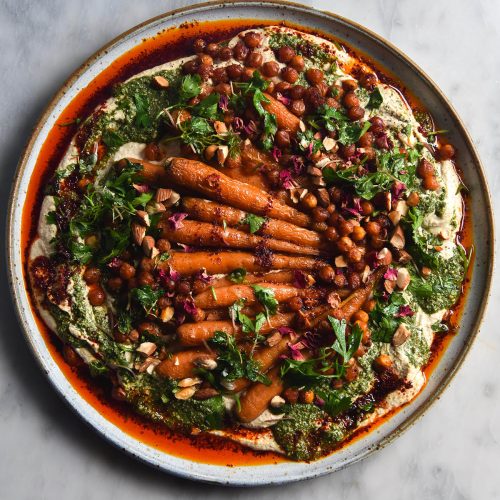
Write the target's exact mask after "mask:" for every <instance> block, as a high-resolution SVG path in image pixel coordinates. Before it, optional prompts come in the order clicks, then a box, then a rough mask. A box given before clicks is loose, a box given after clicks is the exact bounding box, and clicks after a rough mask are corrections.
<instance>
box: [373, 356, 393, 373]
mask: <svg viewBox="0 0 500 500" xmlns="http://www.w3.org/2000/svg"><path fill="white" fill-rule="evenodd" d="M391 367H392V359H391V357H390V356H388V355H387V354H381V355H380V356H378V357H377V358H375V359H374V360H373V369H374V370H375V371H377V372H383V371H386V370H389V369H390V368H391Z"/></svg>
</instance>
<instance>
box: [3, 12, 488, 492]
mask: <svg viewBox="0 0 500 500" xmlns="http://www.w3.org/2000/svg"><path fill="white" fill-rule="evenodd" d="M244 18H248V19H263V20H269V19H272V20H275V21H276V22H280V21H282V20H286V21H290V22H293V23H295V24H300V25H302V26H304V27H306V28H309V29H313V30H314V29H317V30H321V31H323V32H326V33H329V34H331V35H332V36H334V37H336V38H338V39H340V40H344V41H346V42H347V44H348V45H349V46H351V47H352V48H354V49H355V50H360V51H362V52H364V53H365V54H366V55H368V56H369V57H370V58H371V59H373V60H374V61H375V62H378V63H380V64H381V65H382V66H384V67H385V68H387V69H388V70H389V71H391V72H392V73H393V74H396V75H397V76H398V78H399V79H400V80H401V81H402V82H404V83H405V86H406V87H407V88H408V89H409V90H410V91H412V92H413V93H414V94H415V95H417V96H418V97H419V98H420V99H421V101H422V102H423V104H424V106H425V107H426V108H427V109H430V110H432V112H433V117H434V119H435V121H436V123H437V128H438V129H447V130H449V131H450V133H449V139H450V141H451V142H452V144H454V145H455V146H456V147H457V150H458V163H459V165H460V167H461V169H462V171H463V174H464V180H465V183H466V185H467V186H468V187H469V189H470V191H471V200H472V203H471V207H472V226H473V232H474V243H475V261H474V270H473V277H472V283H471V287H470V293H469V294H468V299H467V303H466V305H465V308H464V312H463V316H462V319H461V324H460V329H459V331H458V332H457V334H456V335H455V336H454V338H453V340H452V342H451V344H450V346H449V347H448V349H447V350H446V352H445V353H444V355H443V357H442V358H441V361H440V363H439V365H438V367H437V368H436V370H435V371H434V372H433V374H432V376H431V378H430V380H429V382H428V384H427V385H426V387H425V389H424V390H423V391H422V392H421V394H420V395H419V396H418V397H417V398H416V399H415V400H414V401H413V402H412V403H411V404H409V405H408V406H406V407H405V408H404V409H403V410H402V411H400V412H399V413H397V414H396V415H395V416H394V417H393V418H391V419H390V420H388V421H387V422H385V423H384V424H383V425H381V426H380V427H378V428H377V429H376V430H374V431H373V432H371V433H369V434H367V435H366V436H365V437H363V438H362V439H359V440H356V441H354V443H353V444H351V445H349V446H347V447H345V448H343V449H341V450H340V451H338V452H336V453H334V454H332V455H330V456H328V457H326V458H324V459H321V460H318V461H316V462H313V463H310V464H307V463H294V462H286V463H279V464H275V465H262V466H247V467H224V466H219V465H210V464H201V463H198V462H191V461H189V460H185V459H182V458H178V457H175V456H172V455H169V454H166V453H164V452H161V451H158V450H157V449H154V448H152V447H150V446H147V445H145V444H144V443H141V442H140V441H137V440H136V439H134V438H132V437H130V436H129V435H127V434H126V433H124V432H123V431H122V430H120V429H119V428H118V427H116V426H114V425H113V424H112V423H111V422H109V421H108V420H106V418H104V417H103V416H102V415H100V414H99V413H98V412H97V411H96V410H95V409H94V408H93V407H92V406H91V405H90V404H89V403H87V402H86V401H85V400H84V399H83V398H82V397H81V396H80V395H79V394H78V392H76V391H75V389H74V388H73V387H72V386H71V384H70V383H69V382H68V380H67V379H66V378H65V377H64V375H63V374H62V372H61V370H60V369H59V367H58V366H57V364H56V363H55V361H54V360H53V359H52V357H51V355H50V353H49V351H48V349H47V346H46V345H45V342H44V340H43V338H42V336H41V335H40V333H39V331H38V329H37V326H36V323H35V320H34V317H33V312H32V310H31V308H30V305H29V301H28V296H27V292H26V289H25V286H24V279H23V269H22V258H21V235H20V227H21V220H22V208H23V205H24V203H25V199H26V193H27V189H28V183H29V179H30V177H31V176H32V175H33V174H34V167H35V163H36V159H37V155H38V153H39V151H40V148H41V146H42V144H43V143H44V141H45V139H46V137H47V135H48V133H49V131H50V129H51V128H52V127H53V126H54V124H55V122H56V119H57V117H58V116H59V115H60V113H61V112H62V111H63V110H64V108H65V107H66V106H67V105H68V104H69V103H70V101H71V100H72V99H73V98H74V97H75V95H76V94H77V93H78V91H79V90H80V89H82V88H83V87H85V86H86V85H88V84H89V82H90V81H91V80H92V79H93V78H94V77H95V76H96V75H97V74H98V73H100V72H101V71H102V70H103V69H104V68H106V67H107V66H109V65H110V64H111V63H112V61H114V60H115V59H116V58H117V57H119V56H120V55H122V54H123V53H124V52H126V51H128V50H130V49H131V48H132V47H134V46H136V45H138V44H140V43H141V41H142V40H143V39H144V38H149V37H152V36H154V35H155V34H156V33H157V32H158V31H160V30H162V29H165V28H170V27H172V26H178V25H180V24H181V23H185V22H192V21H214V20H222V19H244ZM450 70H451V68H450ZM7 246H8V252H7V253H8V265H9V272H10V280H11V285H12V293H13V297H14V302H15V306H16V308H17V312H18V315H19V319H20V322H21V325H22V328H23V330H24V333H25V335H26V339H27V340H28V342H29V344H30V346H31V348H32V350H33V352H34V354H35V356H36V358H37V360H38V362H39V363H40V365H41V367H42V369H43V371H44V372H45V373H46V374H47V376H48V377H49V379H50V381H51V382H52V384H53V385H54V387H55V388H56V390H57V391H58V392H59V393H60V394H61V395H62V397H63V398H64V399H65V400H66V401H67V402H68V403H69V404H70V405H71V406H72V407H73V408H74V409H75V411H76V412H77V413H78V414H79V415H80V416H81V417H82V418H83V419H84V420H85V421H86V422H88V423H89V424H90V425H91V426H92V427H93V428H94V429H96V431H97V432H99V433H100V434H102V435H103V436H104V437H105V438H107V439H108V440H109V441H111V442H112V443H114V444H115V445H116V446H118V447H120V448H122V449H123V450H125V451H127V452H128V453H130V454H131V455H134V456H136V457H137V458H139V459H141V460H143V461H144V462H147V463H149V464H151V465H153V466H155V467H157V468H159V469H161V470H164V471H167V472H171V473H174V474H177V475H179V476H184V477H187V478H191V479H196V480H201V481H207V482H212V483H221V484H231V485H245V486H253V485H261V484H277V483H286V482H290V481H297V480H301V479H306V478H311V477H315V476H319V475H322V474H326V473H328V472H333V471H335V470H338V469H341V468H343V467H346V466H347V465H349V464H351V463H353V462H356V461H358V460H360V459H362V458H364V457H366V456H367V455H368V454H370V453H371V452H372V451H374V450H376V449H378V448H380V447H382V446H384V445H385V444H387V443H388V442H390V441H391V440H392V439H394V438H395V437H396V436H398V435H399V434H400V433H401V432H402V431H403V430H405V429H406V428H408V427H409V426H410V425H411V424H412V423H413V422H414V421H415V420H416V419H417V418H418V417H419V416H421V415H422V414H423V412H424V411H425V410H426V409H427V408H428V407H429V405H430V404H431V403H432V402H433V401H435V400H436V398H437V397H438V396H439V395H440V393H441V392H442V390H443V389H444V388H445V387H446V385H447V384H448V382H449V380H450V379H451V377H452V376H453V375H454V373H455V372H456V370H457V369H458V368H459V366H460V364H461V363H462V361H463V358H464V356H465V354H466V353H467V351H468V349H469V347H470V345H471V343H472V341H473V339H474V337H475V335H476V334H477V331H478V327H479V323H480V321H481V318H482V315H483V312H484V308H485V306H486V302H487V297H488V291H489V287H490V281H491V275H492V266H493V222H492V212H491V205H490V201H489V195H488V189H487V185H486V182H485V178H484V174H483V171H482V169H481V165H480V161H479V158H478V156H477V153H476V151H475V149H474V146H473V144H472V142H471V140H470V138H469V136H468V134H467V132H466V131H465V129H464V127H463V125H462V123H461V121H460V119H459V118H458V116H457V114H456V112H455V111H454V110H453V108H452V107H451V105H450V103H449V102H448V101H447V100H446V98H445V97H444V96H443V94H442V93H441V92H440V91H439V89H438V88H437V87H436V85H435V84H434V83H433V82H432V81H431V80H430V79H429V77H427V76H426V75H425V74H424V73H423V72H422V70H420V69H419V68H418V67H417V66H416V65H415V64H414V63H413V62H411V61H410V60H409V59H408V58H407V57H406V56H404V55H403V54H402V53H401V52H400V51H398V50H397V49H396V48H395V47H393V46H392V45H391V44H389V43H388V42H386V41H384V40H382V39H381V38H380V37H378V36H377V35H375V34H373V33H371V32H369V31H368V30H366V29H365V28H363V27H361V26H359V25H356V24H354V23H352V22H350V21H347V20H346V19H343V18H340V17H338V16H335V15H333V14H329V13H324V12H320V11H316V10H312V9H310V8H308V7H304V6H300V5H297V4H286V3H280V2H234V3H233V2H224V3H223V4H219V3H212V4H201V5H197V6H193V7H190V8H187V9H182V10H178V11H174V12H170V13H168V14H165V15H162V16H160V17H157V18H155V19H152V20H150V21H147V22H146V23H144V24H142V25H140V26H138V27H136V28H134V29H132V30H131V31H129V32H127V33H125V34H124V35H122V36H120V37H119V38H117V39H116V40H114V41H113V42H111V43H110V44H109V45H108V46H107V47H105V48H103V49H102V50H101V51H99V52H98V53H97V54H95V55H94V56H92V57H91V58H90V59H89V60H88V61H87V62H86V63H85V64H84V65H83V66H82V67H81V68H80V69H79V70H78V71H77V72H76V73H75V74H74V75H73V76H72V77H71V78H70V79H69V80H68V82H66V84H65V85H64V87H63V88H62V89H61V91H60V92H59V93H58V94H57V95H56V96H55V98H54V99H53V101H52V102H51V103H50V105H49V107H48V108H47V111H46V112H45V114H44V115H43V116H42V118H41V120H40V122H39V123H38V125H37V127H36V129H35V132H34V134H33V136H32V138H31V140H30V142H29V143H28V146H27V148H26V151H25V153H24V155H23V157H22V159H21V161H20V164H19V167H18V171H17V173H16V178H15V183H14V186H13V191H12V195H11V205H10V209H9V218H8V228H7Z"/></svg>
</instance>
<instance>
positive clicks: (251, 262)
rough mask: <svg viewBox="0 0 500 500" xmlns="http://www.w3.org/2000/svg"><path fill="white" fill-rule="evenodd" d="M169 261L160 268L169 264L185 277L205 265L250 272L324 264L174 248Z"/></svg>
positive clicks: (217, 269) (210, 269) (213, 270)
mask: <svg viewBox="0 0 500 500" xmlns="http://www.w3.org/2000/svg"><path fill="white" fill-rule="evenodd" d="M170 255H171V257H170V259H169V260H167V261H164V262H160V263H159V264H158V267H159V268H160V269H166V268H168V267H169V266H170V267H172V268H173V269H175V270H176V271H177V272H179V273H180V274H181V275H183V276H188V275H191V274H195V273H197V272H198V271H199V270H200V269H203V268H205V269H206V271H207V273H209V274H228V273H230V272H231V271H234V270H235V269H239V268H244V269H246V270H247V271H248V272H252V273H254V272H259V271H268V270H270V269H301V270H306V271H307V270H313V269H316V268H319V267H321V265H324V262H322V261H321V260H317V259H313V258H312V257H303V256H290V255H283V254H271V255H270V256H269V259H266V262H264V263H260V262H259V258H258V257H257V256H255V255H253V254H251V253H248V252H224V251H223V252H188V253H187V252H177V251H172V252H171V253H170Z"/></svg>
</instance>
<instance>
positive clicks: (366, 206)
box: [361, 200, 374, 215]
mask: <svg viewBox="0 0 500 500" xmlns="http://www.w3.org/2000/svg"><path fill="white" fill-rule="evenodd" d="M373 210H374V207H373V203H372V202H371V201H368V200H362V201H361V213H362V214H363V215H371V214H372V213H373Z"/></svg>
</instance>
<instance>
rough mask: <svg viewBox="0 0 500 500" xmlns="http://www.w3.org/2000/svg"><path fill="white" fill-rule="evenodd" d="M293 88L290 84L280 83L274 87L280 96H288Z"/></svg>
mask: <svg viewBox="0 0 500 500" xmlns="http://www.w3.org/2000/svg"><path fill="white" fill-rule="evenodd" d="M290 88H291V85H290V84H289V83H288V82H279V83H277V84H276V85H275V86H274V91H275V92H276V93H278V92H279V93H280V94H286V93H287V92H288V91H289V90H290Z"/></svg>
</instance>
